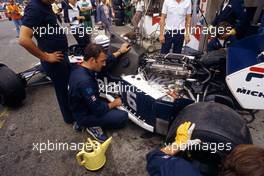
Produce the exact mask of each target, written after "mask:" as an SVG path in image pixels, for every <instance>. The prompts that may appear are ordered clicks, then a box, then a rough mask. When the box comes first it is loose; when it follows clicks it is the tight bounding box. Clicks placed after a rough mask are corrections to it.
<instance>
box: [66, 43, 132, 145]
mask: <svg viewBox="0 0 264 176" xmlns="http://www.w3.org/2000/svg"><path fill="white" fill-rule="evenodd" d="M129 49H130V48H129V45H128V44H127V43H125V44H123V45H122V46H121V48H120V49H119V50H118V51H117V52H115V53H113V54H112V55H110V56H108V57H107V55H106V54H105V50H104V48H103V47H102V46H101V45H98V44H89V45H88V46H87V47H86V48H85V51H84V61H83V62H82V63H81V64H76V65H74V66H73V68H72V72H71V75H70V80H69V102H70V105H71V110H72V113H73V116H74V118H75V120H76V123H77V125H78V126H83V127H86V130H87V132H88V133H89V134H91V135H92V136H93V137H94V138H95V139H97V140H98V141H100V142H103V141H105V140H106V139H107V137H106V136H105V135H104V134H103V131H102V129H101V128H103V129H106V128H112V129H117V128H122V127H124V126H125V124H126V122H127V119H128V114H127V112H125V111H121V110H118V109H115V108H116V107H118V106H121V104H122V102H121V99H120V98H116V99H115V100H114V101H113V102H111V103H107V102H105V101H103V100H101V99H100V98H99V86H98V83H97V79H96V75H97V72H100V71H101V70H102V68H103V67H104V66H106V62H109V60H110V61H111V60H114V59H115V58H117V57H118V56H119V55H121V54H124V53H126V52H128V50H129Z"/></svg>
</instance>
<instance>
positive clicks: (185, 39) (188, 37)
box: [184, 35, 191, 45]
mask: <svg viewBox="0 0 264 176" xmlns="http://www.w3.org/2000/svg"><path fill="white" fill-rule="evenodd" d="M190 41H191V38H190V35H185V36H184V42H185V45H186V44H188V43H189V42H190Z"/></svg>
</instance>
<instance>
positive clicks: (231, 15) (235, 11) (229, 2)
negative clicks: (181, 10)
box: [208, 0, 249, 48]
mask: <svg viewBox="0 0 264 176" xmlns="http://www.w3.org/2000/svg"><path fill="white" fill-rule="evenodd" d="M243 1H244V0H224V1H223V3H222V5H221V8H220V10H219V11H218V12H217V13H216V17H215V19H214V20H213V22H212V24H211V26H210V27H209V28H211V27H217V26H218V25H219V24H220V23H221V22H228V23H229V24H230V25H231V26H232V30H230V31H229V32H228V34H227V35H229V36H235V37H236V38H237V39H241V38H243V37H245V35H246V32H247V30H248V26H249V20H248V17H247V13H246V9H245V7H244V2H243ZM227 40H228V39H227ZM216 42H217V40H214V39H212V40H211V41H210V42H209V44H208V46H209V48H210V46H212V45H217V44H215V43H216Z"/></svg>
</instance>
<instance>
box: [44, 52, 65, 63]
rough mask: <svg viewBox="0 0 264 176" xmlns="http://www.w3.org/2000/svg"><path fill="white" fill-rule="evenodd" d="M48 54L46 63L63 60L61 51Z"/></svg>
mask: <svg viewBox="0 0 264 176" xmlns="http://www.w3.org/2000/svg"><path fill="white" fill-rule="evenodd" d="M45 54H46V59H45V61H47V62H49V63H56V62H60V61H61V60H62V59H63V54H62V52H61V51H55V52H53V53H47V52H45Z"/></svg>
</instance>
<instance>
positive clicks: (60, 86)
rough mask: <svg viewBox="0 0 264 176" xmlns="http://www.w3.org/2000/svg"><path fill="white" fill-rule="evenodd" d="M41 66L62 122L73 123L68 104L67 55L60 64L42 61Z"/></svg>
mask: <svg viewBox="0 0 264 176" xmlns="http://www.w3.org/2000/svg"><path fill="white" fill-rule="evenodd" d="M41 65H42V67H43V69H44V71H45V72H46V73H47V75H48V76H49V77H50V79H51V80H52V83H53V85H54V88H55V92H56V97H57V100H58V103H59V106H60V110H61V113H62V115H63V119H64V121H65V122H66V123H73V121H74V119H73V115H72V113H71V110H70V108H69V102H68V81H69V76H70V63H69V59H68V55H67V54H65V55H64V59H63V60H62V61H61V62H58V63H48V62H43V61H42V62H41Z"/></svg>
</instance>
